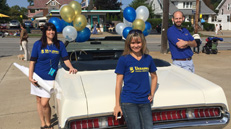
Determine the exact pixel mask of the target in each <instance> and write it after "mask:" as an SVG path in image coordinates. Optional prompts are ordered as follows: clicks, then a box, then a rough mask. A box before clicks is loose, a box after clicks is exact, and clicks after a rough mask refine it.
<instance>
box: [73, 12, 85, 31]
mask: <svg viewBox="0 0 231 129" xmlns="http://www.w3.org/2000/svg"><path fill="white" fill-rule="evenodd" d="M86 25H87V19H86V17H85V16H84V15H82V14H80V15H77V16H76V17H75V18H74V20H73V26H74V27H75V29H76V30H77V31H81V30H83V29H84V28H85V27H86Z"/></svg>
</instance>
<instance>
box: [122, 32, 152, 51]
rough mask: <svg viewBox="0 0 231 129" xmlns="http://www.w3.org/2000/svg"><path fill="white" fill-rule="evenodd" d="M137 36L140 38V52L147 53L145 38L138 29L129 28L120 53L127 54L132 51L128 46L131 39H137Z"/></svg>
mask: <svg viewBox="0 0 231 129" xmlns="http://www.w3.org/2000/svg"><path fill="white" fill-rule="evenodd" d="M138 38H141V42H142V48H141V53H142V55H143V54H148V48H147V43H146V39H145V37H144V35H143V33H142V31H140V30H131V31H130V32H129V34H128V36H127V38H126V40H125V44H124V51H123V54H122V55H129V54H130V53H131V52H132V49H131V48H130V44H131V41H132V39H135V40H138Z"/></svg>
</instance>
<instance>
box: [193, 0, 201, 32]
mask: <svg viewBox="0 0 231 129" xmlns="http://www.w3.org/2000/svg"><path fill="white" fill-rule="evenodd" d="M199 5H200V0H196V14H195V29H194V34H197V33H198V19H199V9H200V6H199Z"/></svg>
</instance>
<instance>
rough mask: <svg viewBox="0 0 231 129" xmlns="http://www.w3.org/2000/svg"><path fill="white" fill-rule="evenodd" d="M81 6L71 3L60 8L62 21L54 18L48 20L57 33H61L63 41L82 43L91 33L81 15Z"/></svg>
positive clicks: (75, 2)
mask: <svg viewBox="0 0 231 129" xmlns="http://www.w3.org/2000/svg"><path fill="white" fill-rule="evenodd" d="M81 10H82V9H81V5H80V4H79V2H77V1H71V2H70V3H69V4H64V5H62V6H61V7H60V15H61V18H62V20H60V19H59V18H56V17H52V18H50V20H49V22H51V23H53V24H54V25H55V27H56V29H57V32H62V33H63V36H64V38H65V40H67V41H73V40H76V41H77V42H84V41H87V40H88V39H89V38H90V35H91V32H90V30H89V29H88V28H87V27H86V25H87V19H86V17H85V16H84V15H82V14H81Z"/></svg>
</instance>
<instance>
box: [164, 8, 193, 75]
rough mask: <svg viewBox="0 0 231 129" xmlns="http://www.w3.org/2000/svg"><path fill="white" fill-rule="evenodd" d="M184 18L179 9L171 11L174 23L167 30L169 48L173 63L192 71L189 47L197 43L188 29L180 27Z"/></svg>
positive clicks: (191, 54)
mask: <svg viewBox="0 0 231 129" xmlns="http://www.w3.org/2000/svg"><path fill="white" fill-rule="evenodd" d="M184 19H185V18H184V14H183V13H182V12H181V11H176V12H174V13H173V17H172V22H173V23H174V25H173V26H171V27H170V28H169V29H168V32H167V37H168V42H169V49H170V51H171V55H172V60H173V64H174V65H177V66H179V67H181V68H183V69H186V70H188V71H190V72H193V73H194V64H193V61H192V56H193V52H192V50H191V47H196V46H197V43H196V41H195V40H194V38H193V37H192V35H191V34H190V33H189V31H188V30H187V29H186V28H183V27H181V25H182V23H183V22H184Z"/></svg>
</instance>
